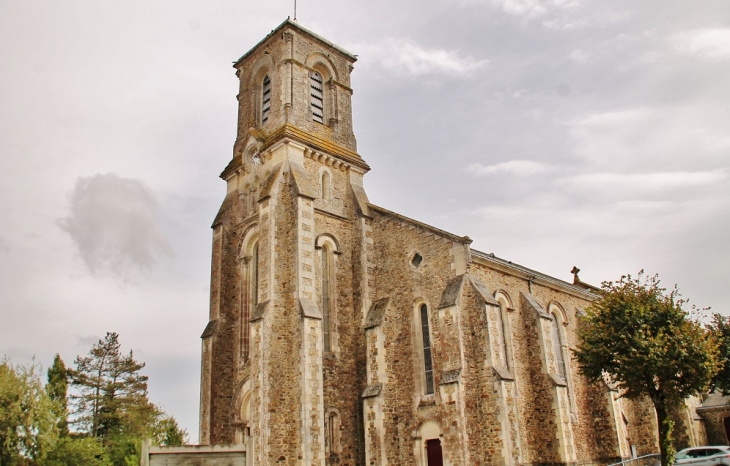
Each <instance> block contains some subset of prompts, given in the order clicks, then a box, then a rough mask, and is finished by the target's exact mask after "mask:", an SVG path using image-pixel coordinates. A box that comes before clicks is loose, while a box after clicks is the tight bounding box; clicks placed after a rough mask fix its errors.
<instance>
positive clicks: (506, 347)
mask: <svg viewBox="0 0 730 466" xmlns="http://www.w3.org/2000/svg"><path fill="white" fill-rule="evenodd" d="M496 298H497V302H498V303H499V310H498V311H497V319H499V322H498V325H497V327H498V331H499V332H500V338H499V341H498V343H499V350H500V351H499V353H500V354H499V357H500V361H498V362H499V363H500V364H502V365H503V366H504V367H505V368H507V369H509V368H510V359H511V357H512V354H511V349H510V337H511V332H510V325H509V308H510V306H509V301H508V298H507V297H506V296H504V295H503V294H502V293H501V292H500V293H497V296H496Z"/></svg>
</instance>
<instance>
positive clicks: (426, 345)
mask: <svg viewBox="0 0 730 466" xmlns="http://www.w3.org/2000/svg"><path fill="white" fill-rule="evenodd" d="M421 332H422V334H423V368H424V372H425V376H426V394H427V395H430V394H432V393H433V359H432V358H431V331H430V329H429V328H428V307H427V306H426V305H425V304H421Z"/></svg>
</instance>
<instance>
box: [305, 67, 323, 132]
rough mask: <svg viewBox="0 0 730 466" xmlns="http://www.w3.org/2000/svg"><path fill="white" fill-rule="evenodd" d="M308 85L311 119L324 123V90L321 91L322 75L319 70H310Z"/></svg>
mask: <svg viewBox="0 0 730 466" xmlns="http://www.w3.org/2000/svg"><path fill="white" fill-rule="evenodd" d="M309 87H310V92H309V94H310V104H311V107H312V120H314V121H316V122H317V123H322V124H324V92H323V91H322V89H323V86H322V75H321V74H319V71H312V73H310V74H309Z"/></svg>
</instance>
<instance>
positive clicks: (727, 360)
mask: <svg viewBox="0 0 730 466" xmlns="http://www.w3.org/2000/svg"><path fill="white" fill-rule="evenodd" d="M708 328H709V330H710V333H711V334H712V336H713V337H714V338H715V341H716V342H717V347H718V348H717V349H718V354H719V358H718V359H719V369H718V371H717V374H715V377H714V378H713V379H712V386H711V388H712V389H713V390H715V391H719V392H720V393H722V394H723V395H724V396H728V395H730V316H723V315H720V314H713V316H712V322H710V325H708Z"/></svg>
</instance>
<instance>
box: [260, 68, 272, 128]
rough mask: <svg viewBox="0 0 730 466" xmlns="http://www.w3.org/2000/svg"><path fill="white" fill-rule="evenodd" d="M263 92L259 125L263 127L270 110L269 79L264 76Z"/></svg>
mask: <svg viewBox="0 0 730 466" xmlns="http://www.w3.org/2000/svg"><path fill="white" fill-rule="evenodd" d="M263 84H264V85H263V92H262V93H261V124H262V125H263V124H264V123H266V121H268V119H269V110H270V109H271V79H269V76H268V75H266V76H264V83H263Z"/></svg>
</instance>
